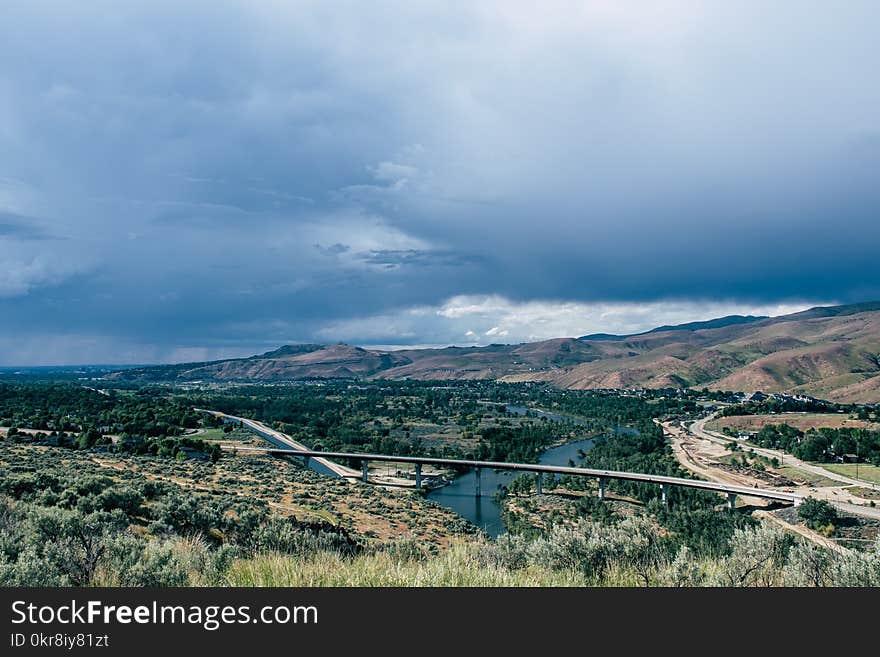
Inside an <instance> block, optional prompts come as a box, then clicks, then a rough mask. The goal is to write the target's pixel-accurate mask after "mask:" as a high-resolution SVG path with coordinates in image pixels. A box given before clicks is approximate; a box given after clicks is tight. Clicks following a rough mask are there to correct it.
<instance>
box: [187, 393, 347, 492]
mask: <svg viewBox="0 0 880 657" xmlns="http://www.w3.org/2000/svg"><path fill="white" fill-rule="evenodd" d="M193 410H195V411H196V412H197V413H209V414H211V415H213V416H214V417H219V418H224V419H227V420H232V421H233V422H240V423H241V424H242V425H243V426H246V427H248V428H249V429H251V431H255V432H256V433H258V434H260V435H262V436H264V437H266V438H269V440H271V441H272V442H275V443H276V444H280V445H286V446H287V447H289V448H290V449H289V450H284V451H292V452H307V451H309V448H308V447H306V446H305V445H303V444H302V443H300V442H297V441H296V440H294V439H293V438H291V437H290V436H288V435H287V434H286V433H281V432H280V431H276V430H275V429H272V428H271V427H268V426H266V425H265V424H263V423H262V422H257V421H256V420H249V419H248V418H246V417H238V416H237V415H229V414H228V413H221V412H220V411H212V410H209V409H206V408H196V409H193ZM224 449H233V450H242V449H245V448H242V447H234V446H230V447H224ZM252 449H253V448H250V449H248V450H247V451H252ZM277 451H282V450H277ZM315 461H316V462H317V463H320V464H321V465H323V466H324V467H325V468H327V469H328V470H330V471H332V472H333V473H334V474H336V475H338V476H339V477H342V478H349V477H360V476H361V473H360V472H359V471H358V470H352V469H351V468H346V467H345V466H344V465H339V464H338V463H334V462H333V461H330V460H328V459H326V458H321V457H315Z"/></svg>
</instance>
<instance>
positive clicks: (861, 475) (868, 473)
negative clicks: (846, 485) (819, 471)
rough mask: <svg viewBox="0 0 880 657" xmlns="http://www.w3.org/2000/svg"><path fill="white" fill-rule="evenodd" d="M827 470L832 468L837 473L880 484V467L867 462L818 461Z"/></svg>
mask: <svg viewBox="0 0 880 657" xmlns="http://www.w3.org/2000/svg"><path fill="white" fill-rule="evenodd" d="M815 465H818V466H820V467H822V468H825V469H826V470H830V471H831V472H834V473H836V474H841V475H844V476H847V477H852V478H853V479H860V480H862V481H869V482H871V483H874V484H880V467H877V466H876V465H869V464H867V463H859V464H858V465H856V464H855V463H816V464H815ZM857 467H858V476H856V468H857Z"/></svg>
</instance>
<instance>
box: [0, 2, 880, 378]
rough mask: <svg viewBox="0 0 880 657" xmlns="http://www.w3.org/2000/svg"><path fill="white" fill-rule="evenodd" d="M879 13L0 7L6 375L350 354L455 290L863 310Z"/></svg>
mask: <svg viewBox="0 0 880 657" xmlns="http://www.w3.org/2000/svg"><path fill="white" fill-rule="evenodd" d="M878 18H880V8H878V6H877V4H876V3H874V2H869V1H867V0H866V1H863V2H861V1H853V2H847V3H845V4H844V5H841V6H834V7H832V6H827V7H826V6H821V5H819V6H812V7H809V8H805V7H804V6H803V5H802V3H795V2H779V3H770V4H768V3H762V2H757V1H755V2H752V1H746V2H738V3H727V2H721V1H720V0H719V1H717V2H673V1H671V0H670V1H668V2H665V1H661V2H657V3H650V4H649V5H647V6H646V5H645V3H629V2H621V3H604V2H585V3H563V2H560V3H550V4H549V5H546V6H542V8H541V9H540V10H538V9H536V8H534V6H533V3H519V2H496V3H489V4H481V5H479V6H475V5H473V4H472V3H464V2H461V3H452V4H450V3H448V2H442V3H441V2H436V3H419V4H418V5H414V4H412V3H404V2H384V3H380V4H378V5H370V6H367V5H364V4H362V3H343V4H341V5H340V4H338V3H331V4H328V3H319V2H305V3H296V4H295V5H289V4H287V3H275V2H267V3H249V2H244V1H243V0H241V1H236V0H222V1H220V2H211V3H208V2H202V1H200V0H192V1H189V2H183V3H181V2H170V0H169V1H166V0H159V1H153V2H135V3H125V4H124V5H120V3H116V2H111V1H110V0H101V1H99V2H93V3H88V4H87V5H82V4H80V5H65V4H64V3H54V2H49V1H48V0H47V1H45V2H43V1H41V0H29V1H27V2H24V1H23V0H13V1H12V2H8V3H6V4H5V5H4V20H3V21H2V23H0V62H2V66H0V213H3V214H0V256H2V257H3V262H4V265H3V270H2V273H0V295H2V297H3V298H2V299H0V309H2V312H3V315H4V318H8V319H4V326H3V328H2V329H0V338H4V340H5V342H3V341H2V340H0V362H3V361H5V360H8V359H9V358H10V357H11V354H12V351H11V350H7V349H4V348H3V347H2V345H3V344H14V343H15V340H16V339H20V338H21V337H22V336H24V335H25V334H26V332H27V331H29V330H30V327H33V326H34V325H35V324H39V325H40V326H41V327H42V331H43V332H44V333H45V334H46V335H55V336H56V337H57V339H56V340H55V341H54V342H53V344H55V345H56V347H55V348H53V349H54V350H53V352H52V353H53V354H54V355H53V357H54V358H61V359H64V358H66V357H65V356H63V344H64V340H63V337H64V336H68V337H69V338H70V345H71V347H70V354H69V358H76V356H77V354H78V353H89V354H90V358H92V357H94V356H92V354H94V353H96V351H97V350H99V349H100V347H99V346H94V347H90V348H89V350H88V351H86V350H84V349H83V348H79V347H76V346H75V345H76V344H82V341H83V340H91V339H92V338H93V337H94V336H101V338H100V340H98V341H97V342H89V344H94V345H100V344H107V345H117V346H116V347H111V346H108V347H107V349H108V357H107V358H105V359H104V360H113V358H112V353H110V352H111V351H113V350H114V349H116V350H122V349H124V350H125V352H126V353H128V354H132V356H131V357H132V358H134V357H135V355H138V356H137V357H138V359H140V358H144V357H146V356H150V357H155V358H165V357H169V356H167V355H168V354H173V353H190V352H185V351H180V350H186V349H192V348H203V347H204V348H211V349H215V350H217V353H221V352H222V353H228V350H230V349H231V350H238V349H240V350H242V351H247V350H248V349H251V348H256V347H263V346H266V345H267V343H268V346H271V343H272V342H275V341H279V340H284V341H293V340H312V339H316V338H317V337H325V338H326V339H333V337H334V336H333V335H331V333H332V330H333V327H348V328H346V329H345V331H342V328H339V331H340V333H339V337H340V339H341V336H342V335H343V333H344V335H345V339H349V340H352V341H358V339H359V338H358V335H357V332H356V331H352V330H349V329H350V327H353V326H354V327H357V326H364V327H365V328H364V334H363V338H362V339H368V338H370V339H372V338H371V336H376V335H377V331H376V330H374V328H369V330H368V327H367V325H366V324H363V323H362V324H358V322H359V321H361V320H363V321H366V319H368V318H376V317H378V318H385V317H408V316H409V315H408V314H407V313H409V311H410V310H412V309H417V308H426V307H427V308H443V307H445V304H447V303H448V302H449V300H450V299H453V298H459V297H461V296H463V295H471V296H474V295H477V296H480V295H482V296H492V295H499V296H500V297H502V298H505V299H507V300H508V301H509V302H510V303H511V304H514V305H517V304H520V305H521V304H526V305H527V307H529V308H539V309H540V308H555V307H557V306H555V305H553V304H555V303H557V302H571V303H580V304H587V305H588V306H590V307H597V306H598V305H600V304H603V303H656V302H661V301H674V300H689V301H690V302H692V303H695V304H697V305H699V304H700V303H704V304H705V303H706V302H707V300H718V299H726V300H729V301H730V302H731V303H734V302H735V303H737V304H740V305H743V304H744V305H743V307H745V306H749V307H758V306H762V307H763V306H768V305H773V306H775V305H779V304H785V303H789V302H790V303H795V302H796V303H802V302H804V300H807V301H809V300H810V299H813V300H817V301H819V300H828V299H835V300H839V301H857V300H863V299H867V298H880V260H878V258H877V257H876V253H877V249H878V246H880V221H878V220H877V211H876V208H877V207H880V166H878V165H880V137H878V135H880V87H878V85H876V84H875V77H876V75H875V71H874V68H875V67H874V62H876V61H877V60H878V59H880V47H878V42H877V39H876V35H875V30H874V26H875V25H876V23H877V20H878ZM31 217H40V221H39V223H34V222H33V221H32V220H31V219H30V218H31ZM49 236H64V237H65V238H66V239H64V240H63V241H60V240H53V239H46V238H47V237H49ZM13 243H14V247H13V246H12V244H13ZM528 304H533V305H528ZM534 304H537V305H534ZM651 307H657V308H659V306H651ZM685 307H696V306H685ZM737 307H740V306H737ZM548 312H554V311H552V310H548ZM585 312H587V311H585ZM529 317H533V316H532V315H529ZM377 321H381V320H377ZM395 321H396V323H397V324H399V325H400V324H401V322H400V321H397V320H395ZM432 321H433V320H432ZM486 321H487V322H489V321H490V320H489V319H487V320H486ZM491 321H494V320H491ZM499 321H500V320H499ZM530 321H533V322H534V323H536V325H537V323H538V318H534V317H533V319H532V320H530ZM657 323H662V322H661V321H660V316H659V315H658V321H657ZM407 326H408V327H409V328H408V329H407V331H404V332H401V334H400V336H399V339H400V340H403V341H411V342H428V341H433V340H435V339H439V338H438V336H440V335H448V336H453V334H454V333H455V331H458V329H459V327H457V326H456V327H455V329H454V331H452V333H443V331H442V330H439V329H438V331H435V332H432V331H431V330H430V329H429V328H428V326H427V324H426V323H418V322H415V323H413V322H410V323H408V324H407ZM495 326H497V325H496V324H492V325H491V326H485V327H482V333H485V331H487V330H490V329H492V328H494V327H495ZM500 330H502V329H499V331H500ZM516 330H517V331H519V333H517V334H523V335H528V334H529V330H528V329H527V328H525V327H520V328H518V329H516ZM328 331H329V333H328ZM474 331H475V333H478V331H477V329H476V328H475V329H474ZM429 334H430V335H431V336H434V337H432V338H431V339H429ZM390 335H391V334H390V333H389V336H390ZM511 335H513V333H511ZM59 336H60V337H59ZM76 336H79V338H77V339H80V343H77V342H76V339H74V338H75V337H76ZM90 336H91V337H90ZM389 339H390V338H389ZM449 339H451V337H450V338H449ZM96 340H97V338H96ZM119 345H129V346H127V347H123V346H119ZM132 345H133V346H132ZM224 350H227V351H224ZM163 354H164V356H163Z"/></svg>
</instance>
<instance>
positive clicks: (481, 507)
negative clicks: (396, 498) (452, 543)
mask: <svg viewBox="0 0 880 657" xmlns="http://www.w3.org/2000/svg"><path fill="white" fill-rule="evenodd" d="M592 446H593V439H592V438H588V439H586V440H577V441H575V442H571V443H566V444H565V445H560V446H559V447H553V448H552V449H548V450H547V451H546V452H544V453H543V454H542V455H541V458H540V459H538V463H542V464H544V465H568V464H569V463H568V462H569V460H571V461H572V462H574V463H575V464H577V463H578V462H579V460H580V455H579V454H578V452H580V451H581V450H583V451H587V450H588V449H590V448H591V447H592ZM521 474H523V473H522V472H511V471H510V470H490V469H488V468H483V470H482V472H481V473H480V488H481V491H482V497H474V490H475V489H476V475H475V474H474V472H473V471H471V472H468V473H466V474H463V475H461V476H459V477H456V478H455V479H454V480H453V481H452V482H451V483H450V484H448V485H446V486H443V487H442V488H435V489H434V490H432V491H431V492H430V493H428V498H429V499H431V500H434V501H435V502H437V503H438V504H442V505H443V506H445V507H448V508H450V509H452V510H453V511H455V512H456V513H457V514H458V515H460V516H462V517H464V518H467V519H468V520H470V521H471V522H472V523H474V524H475V525H477V527H481V528H482V529H483V531H485V532H486V533H487V534H489V535H490V536H498V535H499V534H502V533H504V531H505V530H506V528H505V527H504V523H503V522H502V520H501V508H500V507H499V506H498V502H496V501H495V492H496V491H497V490H498V487H499V486H502V485H505V486H506V485H509V484H510V482H511V480H513V479H515V478H516V477H517V475H521Z"/></svg>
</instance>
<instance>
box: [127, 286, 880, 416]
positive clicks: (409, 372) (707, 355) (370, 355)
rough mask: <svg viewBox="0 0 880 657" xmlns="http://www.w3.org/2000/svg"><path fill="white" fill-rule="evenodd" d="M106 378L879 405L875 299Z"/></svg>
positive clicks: (279, 355) (332, 348)
mask: <svg viewBox="0 0 880 657" xmlns="http://www.w3.org/2000/svg"><path fill="white" fill-rule="evenodd" d="M705 326H708V327H709V328H703V327H705ZM114 376H115V377H116V378H139V379H146V380H185V381H193V380H219V381H231V380H236V381H238V380H257V381H267V380H269V381H277V380H293V379H304V378H312V377H322V378H388V379H407V378H411V379H426V380H428V379H438V380H439V379H447V380H448V379H498V380H503V381H543V382H547V383H550V384H553V385H556V386H559V387H562V388H571V389H590V388H637V387H648V388H665V387H704V386H705V387H709V388H711V389H718V390H740V391H745V392H753V391H755V390H761V391H764V392H783V391H789V392H799V393H803V394H809V395H813V396H816V397H821V398H825V399H832V400H840V401H846V402H880V303H871V304H860V305H854V306H835V307H827V308H813V309H811V310H807V311H804V312H801V313H796V314H793V315H787V316H783V317H775V318H764V319H761V318H738V319H737V318H722V319H721V320H716V321H713V322H708V323H706V322H700V323H693V324H689V325H682V326H681V327H662V329H657V330H654V331H650V332H647V333H642V334H639V335H629V336H611V335H606V334H600V335H598V336H597V337H590V336H588V337H586V338H581V339H574V338H557V339H553V340H545V341H542V342H534V343H526V344H519V345H500V344H499V345H489V346H486V347H447V348H445V349H404V350H400V351H378V350H370V349H363V348H360V347H354V346H350V345H345V344H336V345H296V346H285V347H282V348H280V349H277V350H275V351H271V352H268V353H265V354H262V355H259V356H253V357H251V358H242V359H234V360H225V361H216V362H212V363H190V364H183V365H173V366H162V367H149V368H139V369H133V370H125V371H123V372H118V373H116V374H115V375H114Z"/></svg>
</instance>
